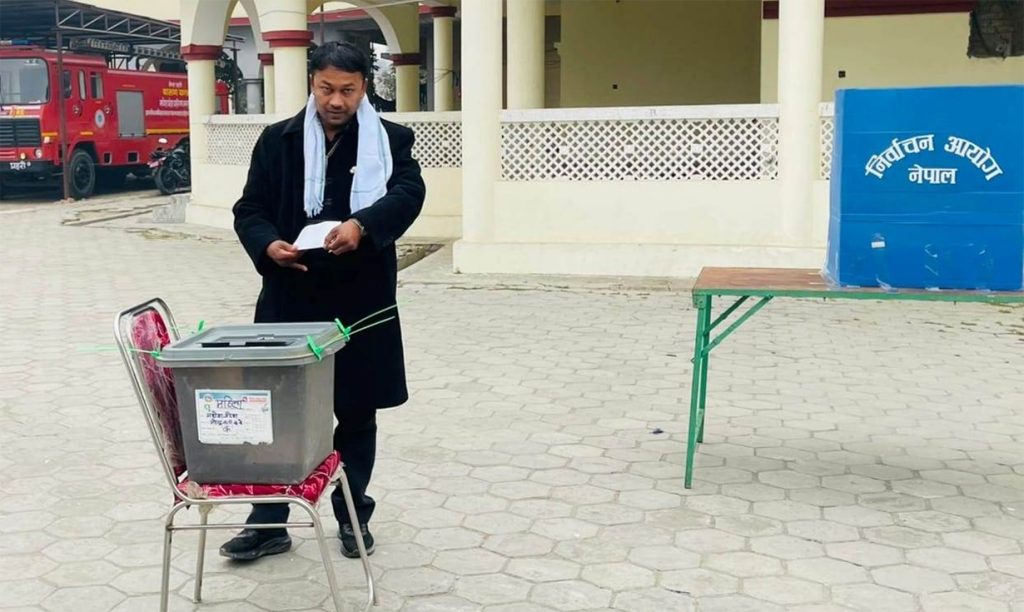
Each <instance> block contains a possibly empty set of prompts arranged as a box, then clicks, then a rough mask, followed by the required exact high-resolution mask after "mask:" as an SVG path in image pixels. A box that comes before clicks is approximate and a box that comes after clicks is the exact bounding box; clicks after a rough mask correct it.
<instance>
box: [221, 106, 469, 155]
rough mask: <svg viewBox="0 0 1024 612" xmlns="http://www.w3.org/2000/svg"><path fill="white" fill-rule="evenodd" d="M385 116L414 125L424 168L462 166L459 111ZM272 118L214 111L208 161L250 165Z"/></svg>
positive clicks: (418, 152) (415, 148)
mask: <svg viewBox="0 0 1024 612" xmlns="http://www.w3.org/2000/svg"><path fill="white" fill-rule="evenodd" d="M383 116H384V118H385V119H388V120H391V121H394V122H396V123H401V124H403V125H406V126H408V127H410V128H412V130H413V131H414V132H415V133H416V142H415V144H414V145H413V157H415V158H416V159H417V160H418V161H419V163H420V166H422V167H423V168H459V167H461V166H462V119H461V117H460V114H459V113H457V112H455V113H390V114H385V115H383ZM273 121H274V118H273V117H269V116H267V115H213V116H212V117H210V118H209V119H208V120H207V122H206V138H207V155H208V160H209V163H211V164H217V165H225V166H248V165H249V158H250V156H251V155H252V148H253V146H254V145H255V144H256V139H258V138H259V136H260V134H261V133H263V130H264V129H265V128H266V127H267V126H268V125H270V124H271V123H273Z"/></svg>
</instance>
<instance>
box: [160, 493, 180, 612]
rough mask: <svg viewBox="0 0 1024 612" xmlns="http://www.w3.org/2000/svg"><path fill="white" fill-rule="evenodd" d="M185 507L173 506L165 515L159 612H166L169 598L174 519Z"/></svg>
mask: <svg viewBox="0 0 1024 612" xmlns="http://www.w3.org/2000/svg"><path fill="white" fill-rule="evenodd" d="M184 507H185V504H184V503H178V504H175V506H174V507H173V508H171V511H170V512H168V513H167V519H166V521H165V522H164V562H163V567H162V568H161V574H160V612H167V600H168V598H169V597H170V590H171V588H170V585H171V540H172V539H173V537H174V517H175V516H177V514H178V512H180V511H181V509H182V508H184Z"/></svg>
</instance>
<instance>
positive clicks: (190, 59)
mask: <svg viewBox="0 0 1024 612" xmlns="http://www.w3.org/2000/svg"><path fill="white" fill-rule="evenodd" d="M220 54H221V46H220V45H185V46H183V47H182V48H181V56H182V58H184V60H185V61H186V62H187V64H186V69H187V71H188V117H189V154H190V155H191V158H192V163H193V164H196V163H200V164H201V163H205V162H206V159H207V150H206V126H204V125H203V120H204V119H205V118H206V117H207V116H209V115H212V114H214V112H216V109H217V90H216V83H217V77H216V70H215V67H216V63H217V58H219V57H220Z"/></svg>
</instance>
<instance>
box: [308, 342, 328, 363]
mask: <svg viewBox="0 0 1024 612" xmlns="http://www.w3.org/2000/svg"><path fill="white" fill-rule="evenodd" d="M306 344H307V345H308V346H309V350H311V351H313V355H315V356H316V360H317V361H322V360H323V358H324V349H323V347H322V346H317V343H316V340H314V339H313V336H306Z"/></svg>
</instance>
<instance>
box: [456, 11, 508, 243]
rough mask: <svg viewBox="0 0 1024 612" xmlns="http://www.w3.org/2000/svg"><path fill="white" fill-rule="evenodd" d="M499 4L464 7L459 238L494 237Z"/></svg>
mask: <svg viewBox="0 0 1024 612" xmlns="http://www.w3.org/2000/svg"><path fill="white" fill-rule="evenodd" d="M501 4H502V3H501V0H463V3H462V98H463V103H462V130H463V134H462V237H463V239H464V240H465V241H467V242H487V241H490V240H492V239H493V237H494V185H495V183H497V182H498V179H499V178H500V173H499V168H500V164H501V132H500V123H499V121H500V113H501V38H502V36H501V21H502V6H501Z"/></svg>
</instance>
